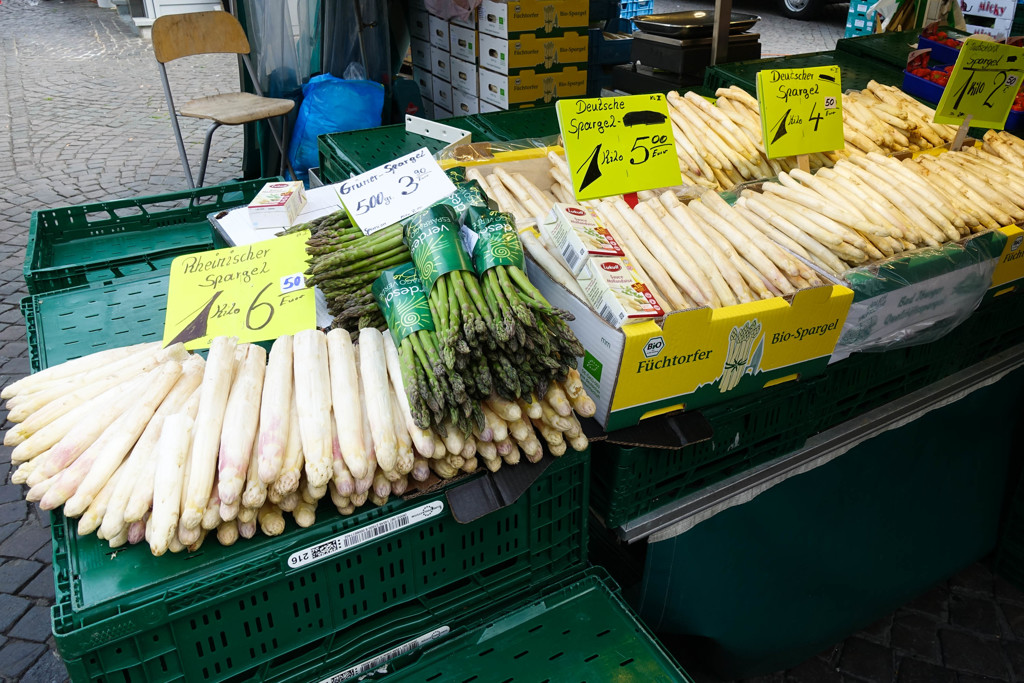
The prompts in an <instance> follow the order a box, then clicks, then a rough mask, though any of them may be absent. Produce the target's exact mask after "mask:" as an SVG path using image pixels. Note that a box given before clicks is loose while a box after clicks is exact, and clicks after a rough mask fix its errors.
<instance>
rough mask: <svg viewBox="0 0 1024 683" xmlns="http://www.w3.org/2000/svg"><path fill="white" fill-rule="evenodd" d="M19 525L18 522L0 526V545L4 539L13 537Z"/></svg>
mask: <svg viewBox="0 0 1024 683" xmlns="http://www.w3.org/2000/svg"><path fill="white" fill-rule="evenodd" d="M20 527H21V525H20V524H19V523H18V522H11V523H10V524H4V525H3V526H0V543H3V542H4V540H5V539H7V538H10V537H11V536H13V535H14V532H15V531H17V530H18V529H19V528H20Z"/></svg>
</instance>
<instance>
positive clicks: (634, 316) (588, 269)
mask: <svg viewBox="0 0 1024 683" xmlns="http://www.w3.org/2000/svg"><path fill="white" fill-rule="evenodd" d="M577 279H578V281H579V283H580V287H582V288H583V293H584V294H586V295H587V301H588V303H589V304H590V305H591V306H592V307H593V308H594V310H595V311H597V313H598V315H600V316H601V317H602V318H604V319H605V320H606V321H608V323H610V324H611V325H614V326H615V327H622V326H623V325H625V324H628V323H631V322H635V321H637V320H649V319H652V318H661V317H664V315H665V310H664V309H663V308H662V307H661V304H660V303H658V300H657V299H656V298H654V294H652V293H651V290H650V289H648V287H647V284H646V283H645V282H644V281H643V280H641V279H640V277H639V276H638V275H637V273H636V271H635V270H633V267H632V266H631V265H629V261H627V260H626V259H624V258H622V257H603V258H591V259H587V260H585V261H584V263H583V270H582V271H581V272H580V274H579V276H578V278H577Z"/></svg>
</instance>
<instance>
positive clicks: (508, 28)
mask: <svg viewBox="0 0 1024 683" xmlns="http://www.w3.org/2000/svg"><path fill="white" fill-rule="evenodd" d="M589 26H590V2H589V0H520V1H519V2H514V1H513V2H495V1H494V0H484V1H483V4H481V5H480V16H479V17H478V18H477V27H478V28H479V29H480V31H482V32H484V33H487V34H490V35H492V36H498V37H499V38H508V37H509V36H515V35H518V34H522V33H535V34H537V35H552V34H556V33H558V32H559V31H564V30H566V29H578V30H580V31H581V32H585V31H586V29H587V28H588V27H589Z"/></svg>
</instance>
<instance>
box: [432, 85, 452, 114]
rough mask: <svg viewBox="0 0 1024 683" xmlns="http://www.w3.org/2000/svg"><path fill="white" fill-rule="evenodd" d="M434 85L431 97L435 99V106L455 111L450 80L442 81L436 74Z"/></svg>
mask: <svg viewBox="0 0 1024 683" xmlns="http://www.w3.org/2000/svg"><path fill="white" fill-rule="evenodd" d="M433 86H434V91H433V97H431V98H430V99H431V100H433V102H434V106H435V107H442V108H444V109H447V110H448V111H454V109H452V107H453V104H452V86H451V85H450V84H449V83H448V82H446V81H442V80H441V79H440V78H437V77H436V76H435V77H434V83H433Z"/></svg>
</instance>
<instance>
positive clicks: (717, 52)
mask: <svg viewBox="0 0 1024 683" xmlns="http://www.w3.org/2000/svg"><path fill="white" fill-rule="evenodd" d="M731 23H732V0H715V25H714V28H713V29H712V33H711V64H712V66H714V65H715V64H718V63H719V62H724V61H727V59H728V54H729V25H730V24H731Z"/></svg>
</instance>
